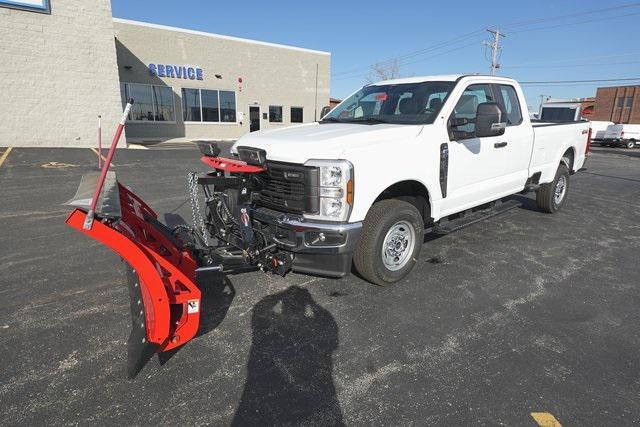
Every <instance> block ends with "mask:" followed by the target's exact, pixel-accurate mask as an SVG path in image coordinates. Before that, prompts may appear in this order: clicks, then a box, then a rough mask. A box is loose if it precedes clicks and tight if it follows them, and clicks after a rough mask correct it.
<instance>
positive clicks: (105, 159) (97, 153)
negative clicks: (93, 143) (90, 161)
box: [90, 147, 107, 162]
mask: <svg viewBox="0 0 640 427" xmlns="http://www.w3.org/2000/svg"><path fill="white" fill-rule="evenodd" d="M90 150H91V151H93V152H94V153H96V156H100V157H101V158H102V160H103V161H105V162H106V161H107V158H106V157H105V156H103V155H102V154H100V153H99V152H98V150H96V149H95V148H93V147H92V148H90Z"/></svg>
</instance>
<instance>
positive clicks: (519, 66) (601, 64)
mask: <svg viewBox="0 0 640 427" xmlns="http://www.w3.org/2000/svg"><path fill="white" fill-rule="evenodd" d="M629 64H640V61H627V62H607V63H602V62H592V63H589V64H568V65H567V64H565V65H552V64H547V65H503V66H500V68H573V67H606V66H610V65H629Z"/></svg>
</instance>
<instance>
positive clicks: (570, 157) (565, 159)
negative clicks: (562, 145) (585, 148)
mask: <svg viewBox="0 0 640 427" xmlns="http://www.w3.org/2000/svg"><path fill="white" fill-rule="evenodd" d="M574 159H575V151H574V150H573V147H570V148H568V149H567V151H565V152H564V154H563V155H562V159H561V162H562V163H564V164H565V165H567V167H568V168H569V173H573V161H574Z"/></svg>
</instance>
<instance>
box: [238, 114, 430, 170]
mask: <svg viewBox="0 0 640 427" xmlns="http://www.w3.org/2000/svg"><path fill="white" fill-rule="evenodd" d="M422 127H423V125H395V124H375V125H369V124H351V123H325V124H319V123H308V124H303V125H298V126H289V127H285V128H281V129H269V130H266V131H260V132H253V133H249V134H246V135H245V136H243V137H242V138H240V139H239V140H238V141H237V142H236V143H235V144H234V148H235V147H238V146H245V147H254V148H261V149H263V150H265V151H266V152H267V159H269V160H276V161H282V162H290V163H304V162H306V161H307V160H309V159H340V158H344V157H343V156H344V153H345V152H346V151H348V150H350V149H357V148H360V147H363V146H367V147H371V146H374V145H380V144H394V145H396V144H398V143H400V142H401V141H402V140H403V139H409V138H415V137H416V136H417V135H418V134H419V133H420V131H421V130H422Z"/></svg>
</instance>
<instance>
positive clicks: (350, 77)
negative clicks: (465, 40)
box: [333, 41, 478, 81]
mask: <svg viewBox="0 0 640 427" xmlns="http://www.w3.org/2000/svg"><path fill="white" fill-rule="evenodd" d="M477 45H478V43H477V42H475V41H474V42H473V43H469V44H465V45H462V46H458V47H456V48H453V49H449V50H445V51H444V52H438V53H436V54H434V55H429V56H427V57H425V58H420V59H418V60H416V61H411V62H405V63H404V64H402V65H411V64H417V63H419V62H423V61H426V60H428V59H432V58H435V57H437V56H442V55H446V54H447V53H451V52H455V51H458V50H461V49H465V48H467V47H470V46H477ZM358 77H360V76H359V75H350V76H340V77H336V78H334V79H333V80H335V81H341V80H349V79H354V78H358Z"/></svg>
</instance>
